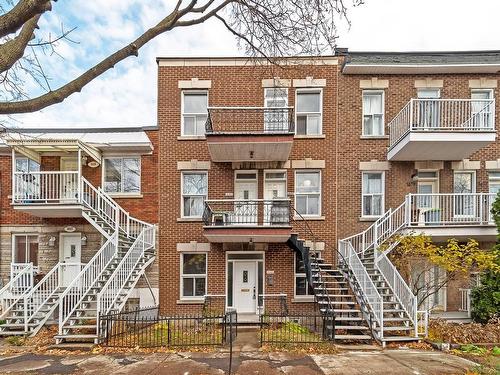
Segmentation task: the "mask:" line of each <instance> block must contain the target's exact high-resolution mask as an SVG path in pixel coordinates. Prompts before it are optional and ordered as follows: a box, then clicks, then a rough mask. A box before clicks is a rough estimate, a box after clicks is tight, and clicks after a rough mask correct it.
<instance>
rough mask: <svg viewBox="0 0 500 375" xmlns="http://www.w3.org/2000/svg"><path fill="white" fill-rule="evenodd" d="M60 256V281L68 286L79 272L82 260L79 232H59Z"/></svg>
mask: <svg viewBox="0 0 500 375" xmlns="http://www.w3.org/2000/svg"><path fill="white" fill-rule="evenodd" d="M59 251H60V258H59V261H60V262H61V263H66V265H64V266H63V267H62V276H61V283H62V285H63V286H68V285H69V284H70V283H71V281H72V280H74V279H75V277H76V276H77V275H78V273H79V272H80V268H81V267H80V263H81V261H82V242H81V234H80V233H71V234H70V233H61V236H60V249H59Z"/></svg>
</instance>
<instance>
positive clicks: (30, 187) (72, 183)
mask: <svg viewBox="0 0 500 375" xmlns="http://www.w3.org/2000/svg"><path fill="white" fill-rule="evenodd" d="M79 183H80V178H79V174H78V172H73V171H43V172H28V173H24V172H13V182H12V184H13V189H12V202H13V203H16V204H22V203H29V204H32V203H35V204H36V203H51V204H54V203H70V202H77V201H78V195H79V194H78V193H79V192H78V188H79Z"/></svg>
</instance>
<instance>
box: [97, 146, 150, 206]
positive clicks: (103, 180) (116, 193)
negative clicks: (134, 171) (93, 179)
mask: <svg viewBox="0 0 500 375" xmlns="http://www.w3.org/2000/svg"><path fill="white" fill-rule="evenodd" d="M107 159H122V170H121V173H122V177H123V159H139V191H132V192H125V191H123V178H122V182H121V188H120V189H121V190H120V191H106V166H105V160H107ZM101 174H102V177H101V186H102V189H103V190H104V192H105V193H106V194H109V195H110V196H137V195H139V196H140V195H141V193H142V157H141V155H120V156H105V157H103V160H102V173H101Z"/></svg>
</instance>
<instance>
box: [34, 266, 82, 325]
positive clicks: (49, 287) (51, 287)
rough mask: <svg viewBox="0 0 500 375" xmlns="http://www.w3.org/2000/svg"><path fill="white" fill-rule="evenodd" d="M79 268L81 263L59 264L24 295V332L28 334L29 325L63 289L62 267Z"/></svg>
mask: <svg viewBox="0 0 500 375" xmlns="http://www.w3.org/2000/svg"><path fill="white" fill-rule="evenodd" d="M67 266H72V267H73V266H74V267H76V266H78V267H80V268H81V266H82V264H81V263H62V262H59V263H57V264H56V265H55V266H54V267H52V269H51V270H50V271H49V272H48V273H47V274H46V275H45V276H44V277H43V278H42V279H41V280H40V281H39V282H38V284H36V285H35V286H34V287H33V288H32V289H31V290H30V291H29V292H27V293H25V294H24V330H25V332H28V324H29V322H30V321H31V320H32V319H33V318H34V316H35V315H36V314H37V313H38V312H39V311H40V310H41V308H42V307H43V306H44V305H45V304H46V303H47V301H48V300H49V299H50V298H52V297H53V296H54V295H56V293H57V291H58V289H59V288H60V287H62V285H61V283H62V281H61V279H62V272H61V268H62V267H67Z"/></svg>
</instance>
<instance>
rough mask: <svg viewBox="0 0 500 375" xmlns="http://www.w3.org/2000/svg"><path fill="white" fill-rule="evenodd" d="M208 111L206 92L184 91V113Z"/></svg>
mask: <svg viewBox="0 0 500 375" xmlns="http://www.w3.org/2000/svg"><path fill="white" fill-rule="evenodd" d="M205 112H207V94H206V93H187V92H185V93H184V113H205Z"/></svg>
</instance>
